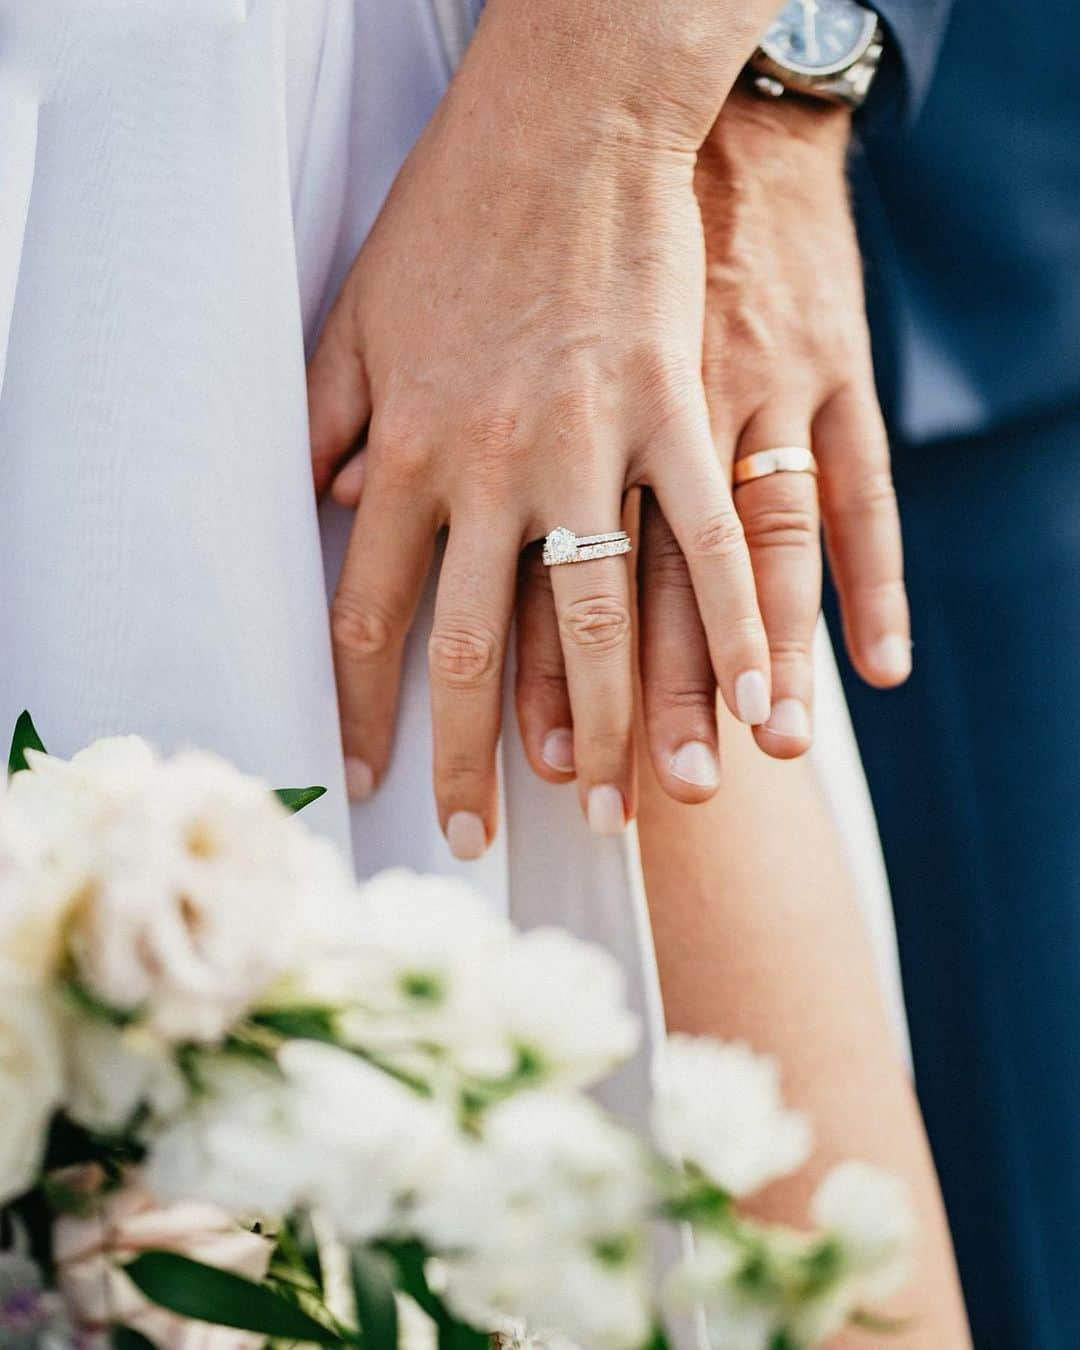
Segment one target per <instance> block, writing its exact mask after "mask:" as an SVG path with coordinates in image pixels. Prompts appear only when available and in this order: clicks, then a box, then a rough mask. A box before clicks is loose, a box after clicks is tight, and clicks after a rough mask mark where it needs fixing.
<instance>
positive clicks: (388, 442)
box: [368, 412, 431, 487]
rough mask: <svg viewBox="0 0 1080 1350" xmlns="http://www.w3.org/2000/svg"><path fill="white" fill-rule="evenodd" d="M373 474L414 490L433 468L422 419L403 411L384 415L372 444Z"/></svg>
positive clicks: (374, 433) (373, 436)
mask: <svg viewBox="0 0 1080 1350" xmlns="http://www.w3.org/2000/svg"><path fill="white" fill-rule="evenodd" d="M368 449H369V453H370V455H371V467H372V471H373V473H378V474H380V475H381V476H383V477H384V478H388V479H389V480H390V481H391V482H392V483H398V484H401V485H402V486H403V487H410V486H412V485H413V484H414V483H418V482H421V481H422V480H423V479H424V478H425V477H426V476H427V474H428V473H429V472H430V468H431V457H430V455H429V454H428V449H427V440H426V437H425V436H424V434H423V432H422V430H421V424H420V422H419V419H417V418H414V417H412V416H411V415H407V414H405V413H402V412H390V413H384V414H383V416H382V417H381V418H380V420H379V422H378V424H377V425H375V426H373V427H372V430H371V436H370V438H369V444H368Z"/></svg>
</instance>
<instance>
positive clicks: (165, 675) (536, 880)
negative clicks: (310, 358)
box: [0, 0, 899, 1112]
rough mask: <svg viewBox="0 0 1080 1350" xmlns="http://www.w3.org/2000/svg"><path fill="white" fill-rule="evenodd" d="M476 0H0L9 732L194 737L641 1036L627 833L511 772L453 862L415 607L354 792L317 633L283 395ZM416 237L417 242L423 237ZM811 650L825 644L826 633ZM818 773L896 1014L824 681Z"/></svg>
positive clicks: (643, 995)
mask: <svg viewBox="0 0 1080 1350" xmlns="http://www.w3.org/2000/svg"><path fill="white" fill-rule="evenodd" d="M467 3H468V0H0V727H6V726H9V725H11V724H12V723H13V722H14V719H15V717H16V715H17V714H18V712H19V711H20V710H21V709H22V708H23V707H30V708H31V709H32V711H33V713H34V716H35V718H36V720H37V722H38V725H39V727H40V729H41V732H42V734H43V736H44V738H45V739H46V742H47V744H48V745H49V746H50V748H52V749H54V750H56V751H57V752H58V753H63V754H66V753H69V752H71V751H74V750H75V749H77V748H78V747H79V746H80V745H82V744H84V743H86V742H87V741H88V740H90V739H92V738H94V737H96V736H100V735H104V734H106V733H115V732H120V731H136V732H141V733H144V734H146V735H148V736H150V737H151V738H153V739H154V740H155V741H157V742H158V743H159V744H161V745H162V746H164V747H166V748H168V747H173V746H175V745H177V744H180V743H196V744H199V745H202V746H205V747H209V748H213V749H216V750H218V751H220V752H221V753H222V754H224V755H227V756H229V757H230V758H232V759H233V760H235V761H237V762H238V763H239V764H240V765H242V766H243V767H244V768H246V769H249V770H252V771H254V772H257V773H259V774H261V775H263V776H264V777H265V778H266V779H267V780H269V781H270V782H272V783H273V784H275V785H285V784H307V783H325V784H326V785H327V786H328V787H329V789H330V790H329V793H328V795H327V797H326V798H325V799H324V800H323V801H322V802H320V803H319V804H318V805H317V806H316V807H314V808H312V810H311V812H310V815H309V816H308V819H309V820H310V821H311V822H312V824H314V825H316V826H317V827H318V828H320V829H322V830H324V831H326V832H327V833H328V834H330V835H332V836H334V837H335V838H336V839H338V840H339V841H340V843H341V844H342V846H343V847H351V848H352V850H353V853H354V856H355V859H356V862H357V865H358V867H359V869H360V870H361V872H363V873H369V872H372V871H374V870H376V869H378V868H381V867H384V866H387V865H390V864H407V865H409V866H411V867H414V868H417V869H420V870H429V871H437V872H457V873H461V874H462V875H465V876H467V877H468V878H469V879H470V880H472V881H473V882H474V883H475V884H476V885H477V886H479V887H481V888H482V889H483V890H484V891H485V892H486V893H487V894H488V895H489V896H490V898H491V901H492V903H493V904H495V905H498V906H501V907H503V908H504V909H506V910H508V911H509V912H510V913H511V914H512V915H513V916H514V918H515V919H516V920H518V921H519V922H521V923H523V924H536V923H540V922H553V923H560V924H565V925H567V926H568V927H570V928H571V929H572V930H574V931H575V932H577V933H579V934H581V935H582V936H585V937H588V938H592V939H595V940H597V941H600V942H602V943H603V944H604V945H605V946H606V947H608V948H609V949H610V950H611V951H613V952H614V953H615V954H616V955H617V957H618V959H619V961H620V963H621V964H622V966H623V968H624V970H625V972H626V977H627V981H628V985H629V989H630V993H631V998H632V1001H633V1003H634V1004H635V1005H636V1007H637V1008H638V1009H639V1010H640V1012H641V1013H642V1015H643V1017H644V1019H645V1022H646V1024H647V1026H648V1028H649V1029H650V1036H649V1038H647V1045H646V1050H645V1052H644V1053H643V1055H642V1057H641V1058H640V1060H639V1062H638V1063H637V1064H636V1065H633V1066H630V1068H629V1069H628V1070H626V1071H625V1072H624V1073H623V1075H622V1076H621V1078H620V1079H619V1080H618V1082H617V1084H616V1085H615V1086H614V1089H613V1096H614V1098H615V1100H616V1102H617V1104H618V1105H620V1106H621V1107H622V1108H624V1109H626V1110H628V1111H630V1112H636V1111H637V1110H638V1109H639V1108H640V1106H641V1104H642V1097H643V1093H644V1092H645V1090H646V1079H647V1067H648V1048H649V1046H650V1045H652V1044H654V1043H655V1035H656V1034H657V1032H658V1030H659V1027H660V1009H659V999H658V993H657V984H656V979H655V972H654V968H653V960H652V954H651V946H650V939H649V933H648V925H647V921H646V915H645V908H644V899H643V896H642V893H641V884H640V868H639V865H638V861H637V856H636V850H635V844H634V840H633V838H632V836H631V837H629V838H628V839H626V840H623V841H610V840H598V839H596V838H594V837H593V836H592V835H591V834H590V833H589V832H588V830H587V829H586V827H585V826H584V824H583V822H582V820H581V818H580V815H579V811H578V806H577V801H576V795H575V792H574V791H573V789H572V788H568V789H564V790H557V789H553V788H551V787H549V786H545V785H544V784H542V783H541V782H539V780H537V779H535V778H534V777H533V776H532V774H531V772H530V771H529V769H528V767H527V765H526V763H525V760H524V758H523V755H522V753H521V749H520V746H519V744H518V740H517V732H516V724H515V721H514V718H513V716H510V715H508V717H507V719H506V726H507V732H506V734H505V736H504V739H503V745H502V751H501V755H502V792H503V796H504V799H505V800H504V809H503V812H502V820H503V822H504V824H503V827H502V830H501V832H500V835H499V837H498V839H497V841H496V843H495V846H494V848H493V849H492V850H491V852H490V854H489V855H488V856H487V857H486V858H485V859H483V861H481V862H479V863H472V864H461V863H456V862H454V861H453V860H452V858H451V857H450V854H449V852H448V850H447V848H446V845H445V843H444V841H443V838H442V835H441V833H440V831H439V828H438V824H437V821H436V816H435V810H434V805H433V799H432V794H431V786H430V762H431V746H430V731H429V725H428V706H427V690H426V675H425V669H424V665H425V662H424V648H425V628H426V626H427V623H428V618H429V615H428V613H424V614H422V615H421V617H420V619H419V621H418V623H417V626H416V630H415V632H414V634H413V638H412V642H411V645H410V649H409V653H408V660H407V663H406V676H405V687H404V696H403V700H402V706H401V719H400V725H399V730H398V736H397V742H396V750H395V755H394V761H393V767H392V769H391V772H390V774H389V777H388V779H387V781H386V783H385V785H384V786H383V787H382V789H381V790H380V792H379V793H378V794H377V796H376V798H375V800H374V801H373V802H372V803H370V804H367V805H363V806H358V807H356V808H354V809H352V810H351V812H350V810H349V808H348V807H347V804H346V798H345V792H344V786H343V780H342V761H341V750H340V744H339V737H338V723H337V714H336V704H335V694H334V682H333V673H332V667H331V659H330V645H329V639H328V629H327V612H326V586H327V581H329V582H330V583H331V584H332V581H333V578H334V575H335V573H336V569H337V566H338V561H339V558H340V556H341V551H342V547H343V543H344V540H345V537H346V532H347V530H348V526H349V523H350V522H349V519H348V518H346V517H345V516H344V514H343V513H340V512H338V511H336V510H333V509H330V510H327V511H326V512H325V513H324V514H323V517H322V520H321V527H320V521H319V519H318V517H317V515H316V509H315V504H314V501H313V497H312V491H311V484H310V476H309V467H308V444H307V420H306V404H305V386H304V352H305V341H306V343H307V345H308V346H309V347H310V343H311V340H312V337H313V335H314V334H315V332H316V331H317V328H318V324H319V321H320V318H321V316H322V314H323V313H324V311H325V308H326V305H327V302H328V300H329V299H330V298H331V297H332V296H333V293H334V291H335V288H336V287H337V285H338V284H339V282H340V280H341V278H342V276H343V275H344V271H345V269H346V267H347V266H348V263H349V261H350V260H351V258H352V256H353V255H354V253H355V251H356V249H357V248H358V247H359V245H360V243H361V241H362V240H363V237H364V234H365V232H366V231H367V229H368V227H369V225H370V223H371V221H372V219H373V217H374V215H375V213H376V211H377V210H378V208H379V205H380V203H381V201H382V198H383V196H384V194H385V192H386V190H387V188H388V186H389V185H390V183H391V181H392V179H393V177H394V175H395V173H396V171H397V169H398V166H399V164H400V162H401V160H402V158H403V156H404V155H405V153H406V152H407V151H408V149H409V147H410V145H411V144H412V142H413V140H414V139H415V137H416V136H417V134H418V132H419V131H420V129H421V127H422V126H423V124H424V123H425V121H426V120H427V118H428V116H429V115H430V113H431V111H432V108H433V107H434V105H435V103H436V101H437V100H438V98H439V96H440V94H441V91H442V89H443V88H444V86H445V83H446V80H447V78H448V75H449V72H450V68H451V62H452V59H453V48H454V47H455V46H460V44H461V42H462V41H463V40H464V37H465V33H466V24H465V23H464V22H463V21H462V18H463V10H462V8H461V6H462V5H463V4H467ZM432 247H433V248H437V247H438V241H437V239H436V238H434V237H433V238H432ZM823 650H824V649H823ZM825 655H826V663H825V664H823V665H822V676H821V685H822V688H821V696H820V716H819V725H820V733H819V740H820V743H821V746H822V751H821V753H820V755H819V763H820V765H821V769H822V772H823V773H824V774H825V775H826V778H827V780H828V786H829V794H830V799H831V800H832V801H833V802H834V803H835V804H836V805H837V807H838V811H839V813H840V816H841V820H842V829H843V833H844V836H845V839H846V840H848V841H849V843H850V844H851V845H852V857H853V863H854V865H855V866H856V867H857V868H858V869H859V870H860V875H861V887H860V889H861V891H862V893H863V894H864V896H867V897H870V902H869V903H868V907H867V912H868V916H869V919H870V922H871V924H872V928H873V931H874V933H875V934H876V937H877V942H878V950H879V952H880V954H881V965H882V970H883V978H884V979H885V980H886V985H887V989H888V991H889V996H890V998H891V999H892V1001H893V1006H894V1008H898V1007H899V1004H898V1002H897V998H896V983H895V972H894V965H893V956H892V947H891V918H890V912H889V907H888V902H887V899H886V897H885V891H884V887H883V882H882V879H881V869H880V860H879V858H878V855H877V852H876V839H875V835H874V830H873V825H872V821H871V817H870V814H869V810H868V805H867V801H866V794H865V787H864V786H863V784H862V780H861V774H860V771H859V767H858V760H857V757H856V755H855V753H854V749H853V746H852V743H851V737H850V730H849V728H848V726H847V723H846V716H845V714H844V711H843V705H842V700H841V698H840V695H839V686H838V683H837V680H836V676H835V671H834V670H833V669H832V668H831V666H830V665H829V664H828V663H827V653H826V654H825Z"/></svg>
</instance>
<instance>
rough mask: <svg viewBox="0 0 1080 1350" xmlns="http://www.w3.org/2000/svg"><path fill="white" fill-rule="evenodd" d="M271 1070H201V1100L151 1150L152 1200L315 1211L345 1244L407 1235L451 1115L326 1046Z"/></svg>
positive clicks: (287, 1050) (223, 1062) (304, 1046)
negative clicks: (411, 1214)
mask: <svg viewBox="0 0 1080 1350" xmlns="http://www.w3.org/2000/svg"><path fill="white" fill-rule="evenodd" d="M280 1069H281V1072H280V1073H276V1072H273V1071H271V1070H268V1069H266V1068H262V1067H259V1066H257V1065H253V1064H248V1063H245V1062H243V1061H230V1059H229V1058H227V1057H224V1058H221V1059H219V1060H218V1061H216V1062H211V1063H210V1064H208V1065H206V1066H205V1067H204V1068H203V1069H201V1070H200V1078H201V1080H202V1082H203V1086H204V1095H203V1096H202V1098H201V1099H200V1100H198V1101H196V1102H194V1103H193V1104H192V1106H191V1108H190V1109H189V1110H188V1111H187V1112H185V1113H183V1114H182V1115H181V1116H180V1117H179V1118H178V1119H177V1120H176V1121H174V1122H173V1123H172V1124H171V1125H169V1126H167V1127H166V1128H165V1129H164V1130H163V1131H162V1132H161V1133H160V1134H159V1135H158V1136H157V1138H156V1139H154V1140H153V1141H152V1144H151V1149H150V1157H149V1161H148V1163H147V1169H146V1174H147V1180H148V1183H149V1184H150V1186H151V1187H152V1188H153V1190H154V1193H155V1194H156V1195H158V1196H160V1197H162V1198H165V1199H173V1198H195V1199H205V1200H209V1201H212V1202H214V1203H217V1204H220V1205H222V1206H223V1207H225V1208H227V1209H230V1210H231V1211H233V1212H234V1213H252V1212H258V1213H265V1214H271V1215H284V1214H287V1213H289V1212H291V1211H292V1210H293V1209H296V1208H298V1207H301V1206H304V1207H309V1208H314V1209H318V1210H320V1211H322V1212H323V1213H325V1214H326V1216H327V1218H328V1219H329V1220H330V1221H331V1222H332V1223H333V1224H334V1226H335V1228H336V1230H337V1231H338V1233H339V1234H340V1235H341V1236H342V1237H343V1238H346V1239H348V1240H350V1241H360V1240H363V1239H366V1238H372V1237H376V1236H390V1235H393V1234H396V1233H398V1232H399V1231H400V1230H401V1229H402V1228H403V1227H405V1228H407V1221H408V1210H409V1205H410V1203H411V1201H412V1200H413V1198H414V1196H415V1195H417V1194H418V1193H419V1192H421V1191H422V1190H423V1189H424V1187H426V1186H429V1185H431V1184H432V1182H433V1180H434V1178H435V1177H436V1176H438V1175H439V1173H440V1171H441V1168H442V1165H443V1160H444V1158H445V1156H446V1154H447V1151H448V1149H449V1147H450V1141H451V1139H452V1137H453V1122H452V1120H451V1118H450V1117H449V1116H448V1115H447V1113H446V1112H445V1111H444V1110H443V1109H442V1108H441V1107H439V1106H437V1105H435V1104H434V1103H432V1102H431V1101H429V1100H427V1099H425V1098H423V1097H420V1096H418V1095H417V1094H416V1093H415V1092H413V1091H411V1090H410V1089H409V1088H406V1087H404V1086H403V1085H402V1084H400V1083H398V1082H397V1081H396V1080H395V1079H393V1078H391V1077H390V1076H389V1075H388V1074H386V1073H383V1072H382V1071H381V1070H379V1069H376V1068H373V1067H372V1066H371V1065H370V1064H366V1063H365V1062H364V1061H363V1060H359V1059H357V1058H356V1057H355V1056H354V1055H351V1054H349V1053H348V1052H347V1051H344V1050H339V1049H337V1048H336V1047H334V1046H328V1045H321V1044H318V1043H316V1042H313V1041H293V1042H290V1043H288V1044H287V1045H285V1046H284V1047H283V1049H282V1050H281V1053H280Z"/></svg>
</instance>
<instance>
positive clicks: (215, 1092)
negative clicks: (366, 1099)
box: [144, 1055, 311, 1217]
mask: <svg viewBox="0 0 1080 1350" xmlns="http://www.w3.org/2000/svg"><path fill="white" fill-rule="evenodd" d="M198 1078H199V1085H200V1093H199V1095H198V1096H196V1097H195V1099H194V1100H193V1101H192V1102H191V1104H190V1105H189V1107H188V1109H187V1110H186V1111H184V1112H182V1113H181V1114H180V1115H178V1116H177V1117H176V1118H175V1119H174V1120H172V1121H171V1122H170V1123H169V1124H168V1125H166V1126H165V1127H164V1128H163V1129H161V1130H160V1131H158V1132H157V1133H156V1134H155V1135H154V1136H153V1137H152V1138H151V1140H150V1152H149V1156H148V1158H147V1161H146V1164H145V1168H144V1172H145V1178H146V1184H147V1186H148V1187H149V1189H150V1190H151V1191H152V1192H153V1193H154V1195H155V1196H156V1197H157V1198H158V1199H159V1200H162V1201H179V1200H205V1201H207V1202H209V1203H210V1204H215V1205H220V1206H221V1207H222V1208H223V1209H226V1210H228V1211H230V1212H231V1213H233V1214H266V1215H271V1216H274V1217H276V1216H280V1215H284V1214H287V1213H289V1211H290V1210H292V1209H293V1208H294V1206H295V1205H296V1204H298V1203H299V1198H300V1197H301V1195H302V1194H303V1193H304V1190H305V1185H306V1179H307V1174H308V1169H309V1167H310V1166H311V1160H310V1157H309V1155H308V1151H307V1148H306V1146H305V1143H304V1141H303V1140H301V1139H298V1138H297V1136H296V1134H295V1133H294V1131H293V1128H292V1120H291V1116H290V1112H289V1102H288V1094H287V1092H286V1089H285V1084H284V1080H283V1079H282V1077H281V1075H280V1074H279V1073H278V1072H277V1071H276V1070H275V1069H274V1068H273V1067H272V1066H269V1065H264V1064H259V1063H254V1062H250V1061H248V1060H246V1059H243V1058H240V1057H235V1056H231V1055H222V1056H211V1057H205V1058H202V1059H200V1061H199V1065H198Z"/></svg>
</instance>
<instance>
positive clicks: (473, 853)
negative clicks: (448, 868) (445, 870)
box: [446, 811, 487, 862]
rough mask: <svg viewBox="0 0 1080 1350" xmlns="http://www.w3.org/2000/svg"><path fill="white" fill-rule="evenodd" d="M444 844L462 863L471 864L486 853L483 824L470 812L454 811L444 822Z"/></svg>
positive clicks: (485, 833) (485, 832)
mask: <svg viewBox="0 0 1080 1350" xmlns="http://www.w3.org/2000/svg"><path fill="white" fill-rule="evenodd" d="M446 842H447V843H448V844H449V845H450V852H451V853H452V854H453V855H454V857H455V858H460V859H461V860H462V862H472V860H473V859H474V858H480V857H483V855H484V854H485V853H486V852H487V831H486V830H485V829H484V822H483V821H482V820H481V819H480V817H479V816H477V815H474V814H473V813H472V811H455V812H454V814H453V815H452V816H451V817H450V819H449V820H448V821H447V822H446Z"/></svg>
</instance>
